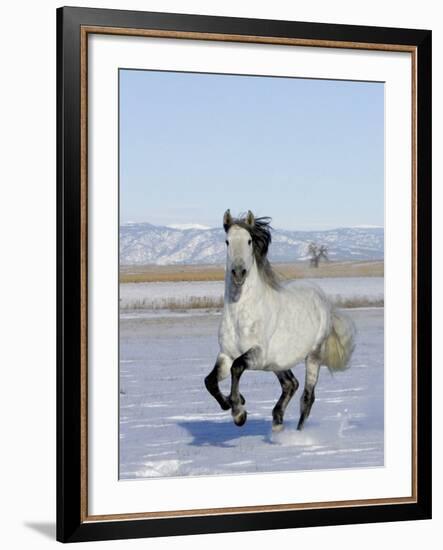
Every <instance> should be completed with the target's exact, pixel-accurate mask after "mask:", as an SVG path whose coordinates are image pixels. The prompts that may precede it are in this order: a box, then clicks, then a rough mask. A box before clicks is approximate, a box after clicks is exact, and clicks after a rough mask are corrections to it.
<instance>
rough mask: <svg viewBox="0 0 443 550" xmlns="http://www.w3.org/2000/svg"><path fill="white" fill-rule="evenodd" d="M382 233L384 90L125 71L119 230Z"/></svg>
mask: <svg viewBox="0 0 443 550" xmlns="http://www.w3.org/2000/svg"><path fill="white" fill-rule="evenodd" d="M227 208H230V209H231V212H232V213H233V214H238V213H240V212H244V211H246V210H248V209H250V210H252V211H253V212H254V213H255V214H256V215H257V216H266V215H267V216H271V217H272V218H273V226H274V227H279V228H285V229H327V228H333V227H349V226H356V225H379V226H382V225H383V224H384V85H383V84H382V83H373V82H370V83H369V82H350V81H332V80H308V79H295V78H275V77H254V76H238V75H209V74H192V73H176V72H159V71H137V70H120V219H121V222H128V221H147V222H150V223H154V224H162V225H168V224H187V223H198V224H204V225H209V226H218V225H220V224H221V219H222V216H223V212H224V211H225V210H226V209H227Z"/></svg>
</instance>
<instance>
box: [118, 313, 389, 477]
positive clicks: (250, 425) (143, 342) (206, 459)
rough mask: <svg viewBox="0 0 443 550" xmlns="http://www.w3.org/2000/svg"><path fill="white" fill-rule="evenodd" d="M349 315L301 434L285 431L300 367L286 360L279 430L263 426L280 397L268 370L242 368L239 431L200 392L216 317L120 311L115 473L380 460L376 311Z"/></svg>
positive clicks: (290, 423) (194, 472) (354, 464)
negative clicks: (351, 342)
mask: <svg viewBox="0 0 443 550" xmlns="http://www.w3.org/2000/svg"><path fill="white" fill-rule="evenodd" d="M349 314H350V315H351V316H352V317H353V319H354V321H355V323H356V326H357V344H356V349H355V352H354V355H353V358H352V362H351V367H350V368H349V369H348V370H347V371H345V372H343V373H337V374H336V375H334V376H331V375H330V374H329V371H328V370H327V369H322V371H321V373H320V378H319V382H318V384H317V389H316V401H315V404H314V406H313V408H312V412H311V416H310V418H309V419H308V421H307V422H306V425H305V429H304V431H302V432H297V431H296V429H295V428H296V424H297V421H298V410H299V398H300V395H301V388H302V385H303V382H304V368H303V367H302V366H298V367H296V368H295V369H294V374H295V376H296V377H297V378H298V380H299V382H300V389H299V390H298V392H297V394H296V395H295V397H294V398H293V400H292V401H291V403H290V404H289V406H288V409H287V411H286V415H285V429H284V430H283V431H282V432H279V433H273V432H272V430H271V425H272V415H271V411H272V408H273V406H274V405H275V403H276V401H277V399H278V397H279V394H280V386H279V384H278V381H277V378H276V377H275V376H274V374H272V373H265V372H253V371H248V372H245V373H244V375H243V377H242V380H241V391H242V394H243V395H244V396H245V398H246V408H247V410H248V420H247V422H246V424H245V425H244V426H243V427H241V428H238V427H237V426H235V425H234V424H233V422H232V419H231V415H230V413H229V411H227V412H226V411H221V410H220V409H219V406H218V404H217V403H216V401H215V400H214V399H213V398H212V397H211V396H210V395H209V394H208V393H207V391H206V389H205V387H204V382H203V381H204V377H205V376H206V375H207V374H208V372H209V371H210V370H211V368H212V366H213V364H214V360H215V357H216V354H217V351H218V344H217V328H218V323H219V320H220V316H219V315H216V314H212V315H206V314H201V313H200V314H198V315H194V314H193V313H192V314H187V315H181V316H179V315H177V316H169V315H162V314H157V315H156V316H150V315H143V314H141V315H132V316H131V315H129V316H127V315H126V314H125V315H122V317H121V322H120V354H121V355H120V478H121V479H135V478H151V477H171V476H198V475H216V474H223V475H230V474H240V473H241V474H244V473H253V472H275V471H296V470H311V469H335V468H363V467H380V466H383V463H384V431H383V425H384V405H383V391H384V389H383V388H384V386H383V316H384V309H383V308H377V309H359V310H351V311H350V312H349ZM228 387H229V381H228V380H226V381H224V382H223V383H222V388H223V391H225V392H227V391H228Z"/></svg>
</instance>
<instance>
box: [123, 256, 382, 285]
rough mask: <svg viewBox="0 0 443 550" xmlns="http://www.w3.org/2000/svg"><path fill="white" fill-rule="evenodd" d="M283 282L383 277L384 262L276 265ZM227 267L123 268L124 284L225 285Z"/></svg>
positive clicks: (155, 266) (157, 266)
mask: <svg viewBox="0 0 443 550" xmlns="http://www.w3.org/2000/svg"><path fill="white" fill-rule="evenodd" d="M273 267H274V269H275V271H276V272H277V273H278V274H279V275H280V276H281V278H282V279H304V278H322V277H383V275H384V263H383V261H365V262H362V261H359V262H324V263H321V264H320V265H319V267H318V268H313V267H310V266H309V264H308V262H294V263H291V264H274V266H273ZM223 279H224V266H221V265H165V266H159V265H143V266H121V267H120V282H121V283H154V282H180V281H222V280H223Z"/></svg>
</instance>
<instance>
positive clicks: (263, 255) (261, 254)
mask: <svg viewBox="0 0 443 550" xmlns="http://www.w3.org/2000/svg"><path fill="white" fill-rule="evenodd" d="M231 225H238V226H239V227H242V228H243V229H246V231H248V232H249V234H250V235H251V239H252V247H253V251H254V257H255V261H256V262H257V267H258V271H259V273H260V275H261V276H262V278H263V281H264V282H265V283H266V284H268V285H269V286H270V287H272V288H274V289H275V290H278V289H279V288H280V287H281V283H280V280H279V278H278V276H277V274H276V273H275V271H274V270H273V269H272V266H271V264H270V263H269V260H268V258H267V254H268V249H269V245H270V244H271V241H272V236H271V230H272V227H271V218H269V217H268V216H263V217H261V218H255V219H254V223H253V225H250V224H249V223H247V221H246V217H245V216H241V217H239V218H234V219H233V220H232V224H231Z"/></svg>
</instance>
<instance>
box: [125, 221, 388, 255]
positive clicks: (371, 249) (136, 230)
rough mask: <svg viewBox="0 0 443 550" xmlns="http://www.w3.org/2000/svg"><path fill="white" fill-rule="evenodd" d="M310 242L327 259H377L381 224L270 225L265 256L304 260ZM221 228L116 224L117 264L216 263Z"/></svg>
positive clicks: (380, 249)
mask: <svg viewBox="0 0 443 550" xmlns="http://www.w3.org/2000/svg"><path fill="white" fill-rule="evenodd" d="M311 242H315V243H317V244H319V245H326V246H327V248H328V255H329V258H330V259H331V260H335V261H344V260H381V259H383V257H384V229H383V228H382V227H370V226H368V227H364V226H362V227H343V228H339V229H330V230H324V231H288V230H284V229H275V230H273V233H272V244H271V247H270V251H269V258H270V260H271V261H274V262H291V261H301V260H307V259H308V258H309V254H308V246H309V244H310V243H311ZM225 249H226V245H225V236H224V231H223V229H222V228H207V227H205V226H199V225H196V226H193V225H186V226H183V225H181V226H180V225H174V226H167V227H166V226H158V225H151V224H150V223H126V224H123V225H121V226H120V263H121V265H143V264H157V265H168V264H222V263H224V261H225V255H226V250H225Z"/></svg>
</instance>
